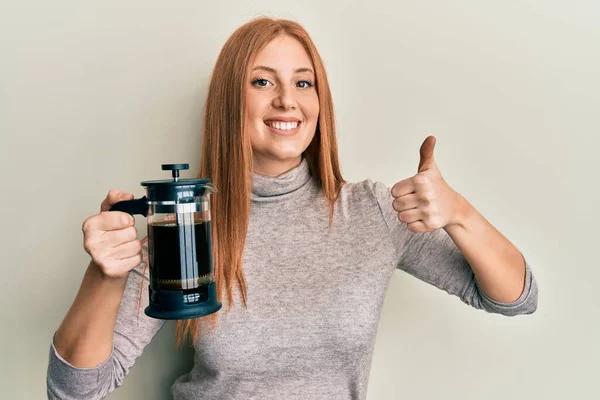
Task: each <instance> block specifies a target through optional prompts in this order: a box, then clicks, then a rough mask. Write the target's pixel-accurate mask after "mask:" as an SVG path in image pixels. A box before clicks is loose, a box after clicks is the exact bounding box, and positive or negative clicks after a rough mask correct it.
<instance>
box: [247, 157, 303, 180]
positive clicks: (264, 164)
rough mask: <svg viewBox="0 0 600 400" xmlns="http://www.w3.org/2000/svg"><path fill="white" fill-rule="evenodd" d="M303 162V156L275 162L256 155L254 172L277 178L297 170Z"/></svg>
mask: <svg viewBox="0 0 600 400" xmlns="http://www.w3.org/2000/svg"><path fill="white" fill-rule="evenodd" d="M301 162H302V156H298V157H295V158H289V159H285V160H277V161H275V160H271V159H269V160H266V159H264V158H260V157H258V156H256V155H255V156H254V160H253V172H254V173H255V174H259V175H263V176H270V177H277V176H279V175H282V174H285V173H286V172H288V171H291V170H292V169H294V168H296V167H297V166H299V165H300V163H301Z"/></svg>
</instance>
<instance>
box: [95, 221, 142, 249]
mask: <svg viewBox="0 0 600 400" xmlns="http://www.w3.org/2000/svg"><path fill="white" fill-rule="evenodd" d="M136 239H137V230H136V229H135V227H134V226H128V227H127V228H124V229H118V230H114V231H108V232H106V233H105V234H104V235H102V241H103V242H104V243H106V244H107V245H109V246H110V247H113V248H116V247H119V246H121V245H122V244H125V243H129V242H131V241H134V240H136Z"/></svg>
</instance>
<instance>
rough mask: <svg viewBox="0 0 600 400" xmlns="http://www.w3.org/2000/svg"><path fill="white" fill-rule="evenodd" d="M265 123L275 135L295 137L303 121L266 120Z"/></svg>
mask: <svg viewBox="0 0 600 400" xmlns="http://www.w3.org/2000/svg"><path fill="white" fill-rule="evenodd" d="M264 123H265V125H266V126H268V127H269V130H270V131H271V132H273V133H276V134H278V135H293V134H295V133H296V132H298V131H299V128H300V125H301V124H302V121H278V120H266V121H264Z"/></svg>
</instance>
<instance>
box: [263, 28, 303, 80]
mask: <svg viewBox="0 0 600 400" xmlns="http://www.w3.org/2000/svg"><path fill="white" fill-rule="evenodd" d="M254 65H267V66H269V67H272V68H275V69H281V70H282V72H283V70H286V69H297V68H302V67H310V68H313V63H312V61H311V59H310V56H309V55H308V53H307V52H306V50H305V49H304V46H302V43H300V42H299V41H298V40H297V39H294V38H292V37H290V36H280V37H277V38H275V39H273V40H272V41H271V42H269V44H267V45H266V46H265V47H264V48H263V49H262V50H261V51H259V52H258V54H257V55H256V59H255V60H254Z"/></svg>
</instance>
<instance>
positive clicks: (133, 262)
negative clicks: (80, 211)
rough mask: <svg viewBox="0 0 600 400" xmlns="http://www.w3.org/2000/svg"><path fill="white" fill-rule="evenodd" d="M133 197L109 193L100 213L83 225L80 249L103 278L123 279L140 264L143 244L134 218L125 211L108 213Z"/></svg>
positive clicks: (118, 192)
mask: <svg viewBox="0 0 600 400" xmlns="http://www.w3.org/2000/svg"><path fill="white" fill-rule="evenodd" d="M133 197H134V196H133V194H131V193H125V192H122V191H120V190H111V191H110V192H108V195H107V196H106V198H105V199H104V201H103V202H102V205H101V206H100V213H99V214H96V215H93V216H91V217H89V218H88V219H86V220H85V221H84V222H83V226H82V230H83V248H84V249H85V251H86V252H87V253H88V254H89V255H90V256H91V257H92V261H93V263H94V264H96V265H97V266H98V268H99V269H100V271H101V272H102V273H103V275H104V276H106V277H112V278H123V277H126V276H127V275H128V274H129V271H131V270H132V269H133V268H135V267H137V266H138V265H139V264H140V263H141V262H142V245H141V242H140V241H139V240H138V238H137V230H136V229H135V225H134V223H135V220H134V218H133V217H132V216H131V215H129V214H127V213H124V212H120V211H109V210H110V208H111V207H112V206H113V205H114V204H116V203H118V202H119V201H123V200H132V199H133Z"/></svg>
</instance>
